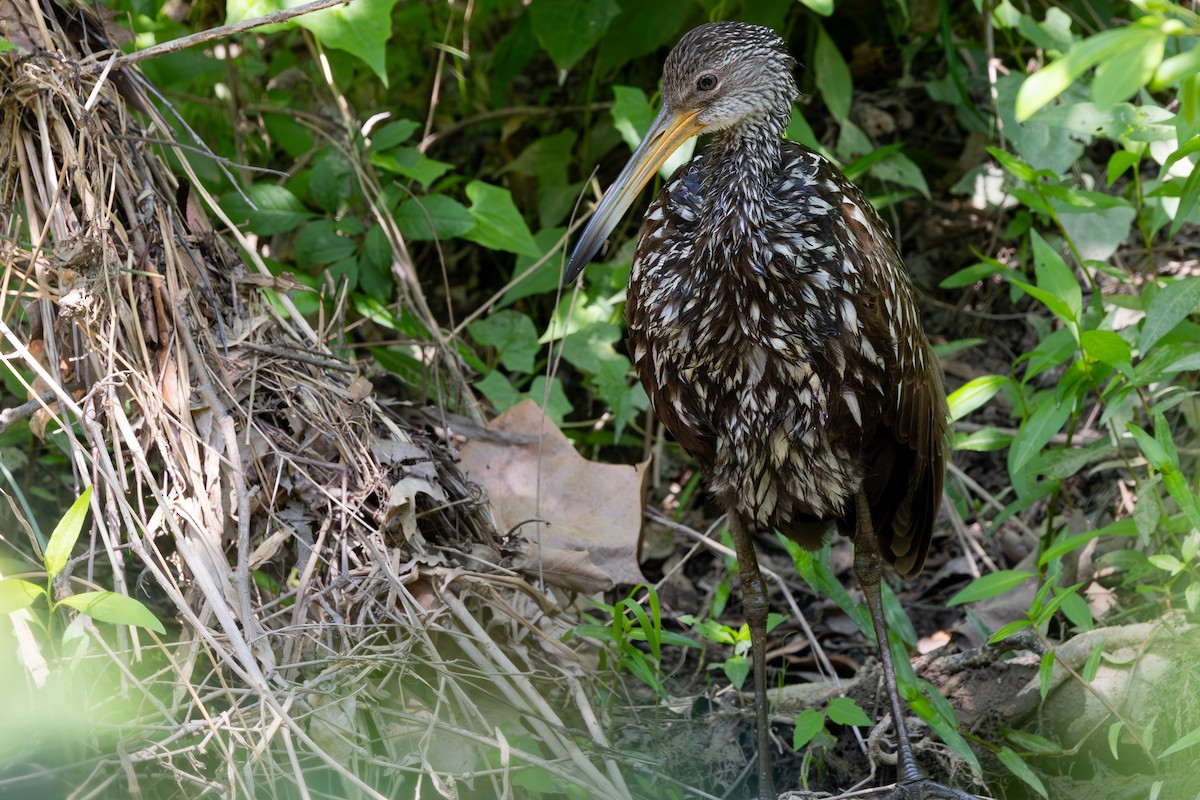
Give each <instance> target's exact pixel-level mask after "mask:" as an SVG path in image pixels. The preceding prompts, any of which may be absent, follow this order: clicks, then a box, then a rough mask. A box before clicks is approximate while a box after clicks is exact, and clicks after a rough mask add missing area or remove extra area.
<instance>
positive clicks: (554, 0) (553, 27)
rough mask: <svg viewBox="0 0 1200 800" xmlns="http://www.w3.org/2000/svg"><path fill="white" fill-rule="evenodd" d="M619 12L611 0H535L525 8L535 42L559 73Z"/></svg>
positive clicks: (571, 62)
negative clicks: (536, 41)
mask: <svg viewBox="0 0 1200 800" xmlns="http://www.w3.org/2000/svg"><path fill="white" fill-rule="evenodd" d="M620 11H621V9H620V7H619V6H618V5H617V4H616V3H615V2H614V0H538V1H537V2H536V3H533V4H531V5H530V8H529V13H530V16H531V18H532V22H533V33H534V35H535V36H536V37H537V40H538V43H539V44H540V45H541V46H542V49H543V50H545V51H546V52H547V53H549V54H550V58H551V59H553V60H554V65H555V66H556V67H558V68H559V69H560V70H568V69H570V68H571V67H573V66H575V63H576V62H577V61H579V59H581V58H583V56H584V54H585V53H586V52H587V51H588V50H590V49H592V45H594V44H596V42H598V41H600V38H601V37H602V36H604V33H605V31H607V30H608V26H609V24H610V23H611V22H612V21H613V18H614V17H616V16H617V14H619V13H620Z"/></svg>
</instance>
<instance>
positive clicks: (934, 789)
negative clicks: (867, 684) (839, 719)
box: [854, 492, 977, 800]
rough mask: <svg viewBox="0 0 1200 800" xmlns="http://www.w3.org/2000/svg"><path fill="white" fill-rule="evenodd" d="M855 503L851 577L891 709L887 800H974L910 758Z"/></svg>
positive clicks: (865, 516)
mask: <svg viewBox="0 0 1200 800" xmlns="http://www.w3.org/2000/svg"><path fill="white" fill-rule="evenodd" d="M855 503H856V508H855V511H856V513H855V516H856V517H857V530H856V531H855V534H854V575H855V577H857V578H858V584H859V586H861V587H862V590H863V596H864V597H865V598H866V601H867V608H868V609H869V610H870V612H871V623H872V625H873V626H874V628H875V639H876V641H878V643H879V658H880V660H882V661H883V680H884V684H885V686H886V687H887V694H888V702H889V703H890V704H891V706H892V723H893V724H892V727H893V728H895V729H896V773H897V777H896V791H895V792H893V793H892V795H891V796H890V798H889V800H977V798H976V797H975V795H971V794H967V793H966V792H962V791H959V790H958V789H952V788H950V787H949V786H943V785H941V784H940V783H935V782H934V781H931V780H929V779H928V778H926V777H925V775H924V774H922V772H921V770H920V769H919V768H918V767H917V762H916V759H914V758H913V753H912V744H911V743H910V742H909V740H908V727H907V725H905V722H904V708H903V706H902V705H901V703H900V690H899V689H898V688H897V686H896V667H895V664H893V663H892V648H891V646H890V644H889V643H888V632H887V619H886V618H885V617H884V615H883V593H882V592H881V591H880V588H879V584H880V581H881V580H882V575H881V571H880V565H879V543H878V541H877V540H876V538H875V529H874V526H873V525H872V524H871V507H870V505H869V504H868V503H867V498H866V495H864V494H862V493H861V492H859V493H858V496H857V497H856V498H855Z"/></svg>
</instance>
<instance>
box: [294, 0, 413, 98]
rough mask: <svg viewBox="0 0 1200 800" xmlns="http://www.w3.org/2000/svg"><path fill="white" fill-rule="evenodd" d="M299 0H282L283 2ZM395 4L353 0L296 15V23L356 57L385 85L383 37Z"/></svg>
mask: <svg viewBox="0 0 1200 800" xmlns="http://www.w3.org/2000/svg"><path fill="white" fill-rule="evenodd" d="M301 2H302V0H286V3H285V5H287V6H289V7H290V6H295V5H300V4H301ZM395 5H396V0H354V2H353V3H346V4H344V5H340V6H334V7H333V8H326V9H323V10H321V11H316V12H314V13H312V14H305V15H304V16H301V17H297V18H296V23H297V24H299V25H300V27H302V28H306V29H308V30H309V31H311V32H312V34H313V36H315V37H316V38H317V41H319V42H320V43H321V44H323V45H324V46H325V47H332V48H334V49H335V50H344V51H345V52H347V53H349V54H350V55H352V56H354V57H356V58H358V59H360V60H361V61H362V62H363V63H364V64H366V65H367V66H368V67H370V68H371V71H372V72H374V73H375V75H376V76H378V78H379V80H380V82H381V83H383V85H384V86H387V85H388V75H387V41H388V39H389V38H391V35H392V7H393V6H395Z"/></svg>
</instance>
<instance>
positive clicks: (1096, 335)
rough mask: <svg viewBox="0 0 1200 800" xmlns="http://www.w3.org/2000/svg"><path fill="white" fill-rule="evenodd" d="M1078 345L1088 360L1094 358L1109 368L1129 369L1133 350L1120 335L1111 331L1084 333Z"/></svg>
mask: <svg viewBox="0 0 1200 800" xmlns="http://www.w3.org/2000/svg"><path fill="white" fill-rule="evenodd" d="M1079 344H1080V346H1081V347H1082V348H1083V352H1084V354H1085V355H1087V356H1088V357H1089V358H1094V359H1096V360H1097V361H1099V362H1100V363H1101V364H1108V365H1109V366H1110V367H1116V368H1120V367H1129V368H1132V367H1131V362H1132V360H1133V348H1132V347H1130V345H1129V342H1127V341H1125V340H1124V339H1122V338H1121V336H1120V334H1117V333H1114V332H1112V331H1100V330H1091V331H1084V332H1083V333H1082V334H1081V335H1080V337H1079Z"/></svg>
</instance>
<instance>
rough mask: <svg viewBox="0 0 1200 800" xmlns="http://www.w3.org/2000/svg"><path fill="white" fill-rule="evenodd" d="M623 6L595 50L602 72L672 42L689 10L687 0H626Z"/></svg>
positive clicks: (597, 66)
mask: <svg viewBox="0 0 1200 800" xmlns="http://www.w3.org/2000/svg"><path fill="white" fill-rule="evenodd" d="M621 6H622V8H621V15H620V16H618V17H617V18H616V19H614V20H613V21H612V23H611V24H610V25H609V28H608V31H607V32H606V33H605V34H604V38H603V39H601V40H600V46H599V47H598V48H597V50H596V71H597V72H598V73H599V74H601V75H604V74H606V73H608V71H609V70H611V69H613V68H614V67H620V66H624V65H625V64H627V63H629V62H630V61H632V60H633V59H635V58H638V57H640V56H645V55H650V54H651V53H653V52H655V51H656V50H658V48H660V47H662V46H663V45H665V44H668V43H670V42H673V41H674V40H675V38H676V33H677V32H678V31H679V26H680V25H682V24H683V21H684V19H686V18H687V14H688V11H689V10H690V9H689V7H688V5H687V4H686V3H647V2H644V0H633V2H629V0H626V2H624V3H622V4H621Z"/></svg>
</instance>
